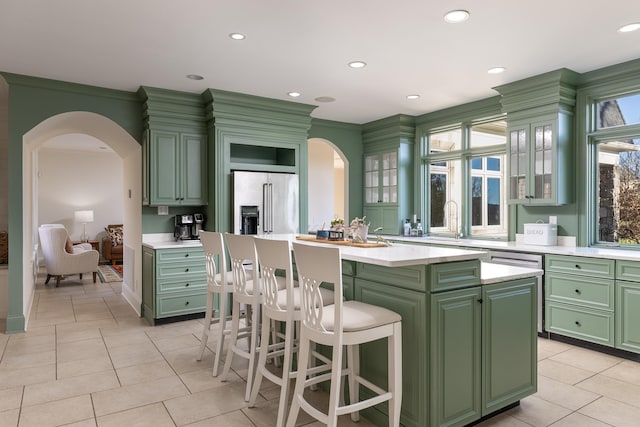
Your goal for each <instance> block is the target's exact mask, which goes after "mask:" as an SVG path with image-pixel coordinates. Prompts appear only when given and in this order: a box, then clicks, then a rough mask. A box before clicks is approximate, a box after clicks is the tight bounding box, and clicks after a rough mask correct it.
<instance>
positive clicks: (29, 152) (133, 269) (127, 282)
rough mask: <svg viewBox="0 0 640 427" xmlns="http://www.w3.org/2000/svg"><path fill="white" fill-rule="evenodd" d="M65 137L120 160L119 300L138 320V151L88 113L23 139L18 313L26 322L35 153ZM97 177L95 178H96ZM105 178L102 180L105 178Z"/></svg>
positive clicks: (32, 272)
mask: <svg viewBox="0 0 640 427" xmlns="http://www.w3.org/2000/svg"><path fill="white" fill-rule="evenodd" d="M66 134H86V135H90V136H92V137H94V138H97V139H99V140H100V141H102V142H104V143H105V144H106V145H108V146H109V147H110V148H111V149H112V150H113V151H114V152H115V153H116V154H117V155H118V156H119V157H120V159H121V160H122V174H123V179H122V182H123V185H122V189H121V194H122V197H123V225H124V229H125V233H124V247H125V249H124V259H123V264H124V272H125V274H124V277H123V283H122V295H123V297H124V298H125V299H126V300H127V301H128V302H129V304H131V306H132V307H133V308H134V310H135V311H136V312H137V313H138V314H140V307H141V302H142V286H141V282H142V254H141V250H142V223H141V222H142V219H141V218H142V185H141V179H142V178H141V177H142V171H141V167H142V149H141V146H140V144H139V143H138V142H137V141H136V140H135V139H134V138H133V137H132V136H131V135H130V134H129V133H128V132H126V131H125V130H124V129H123V128H122V127H120V126H119V125H118V124H117V123H115V122H114V121H112V120H111V119H109V118H106V117H104V116H102V115H99V114H95V113H90V112H82V111H76V112H68V113H62V114H58V115H56V116H52V117H49V118H48V119H46V120H44V121H42V122H41V123H39V124H38V125H36V126H35V127H33V128H32V129H31V130H30V131H28V132H27V133H26V134H25V135H24V136H23V146H22V147H23V156H22V159H23V189H24V194H23V199H22V200H23V216H24V226H23V230H22V231H23V236H22V237H23V242H24V246H23V279H24V280H23V305H24V307H23V313H24V314H25V321H28V316H29V312H30V309H31V305H32V302H33V296H34V290H35V278H36V272H37V248H38V234H37V229H38V225H39V224H38V215H37V214H38V194H37V191H38V190H37V189H38V185H37V179H38V177H37V171H38V151H39V149H40V148H41V147H42V146H43V144H45V143H46V142H47V141H49V140H50V139H52V138H54V137H58V136H60V135H66ZM97 173H99V172H97ZM105 178H107V177H105Z"/></svg>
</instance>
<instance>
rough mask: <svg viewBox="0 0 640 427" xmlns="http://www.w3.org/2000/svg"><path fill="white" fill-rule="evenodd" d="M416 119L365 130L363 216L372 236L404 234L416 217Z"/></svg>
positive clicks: (392, 120) (389, 121) (397, 118)
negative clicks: (409, 220)
mask: <svg viewBox="0 0 640 427" xmlns="http://www.w3.org/2000/svg"><path fill="white" fill-rule="evenodd" d="M414 137H415V124H414V121H413V118H412V117H409V116H403V115H399V116H394V117H389V118H387V119H382V120H378V121H376V122H372V123H368V124H366V125H365V126H364V131H363V142H364V158H363V160H364V167H363V170H364V176H363V179H364V181H363V184H364V189H363V190H364V191H363V194H364V197H363V212H362V214H363V215H364V216H366V217H367V218H366V222H367V223H371V225H370V226H369V233H370V234H374V230H375V229H377V228H380V229H379V230H378V231H376V232H375V234H392V235H398V234H401V233H402V224H403V223H404V220H405V218H410V217H411V215H412V213H413V212H412V194H413V146H414Z"/></svg>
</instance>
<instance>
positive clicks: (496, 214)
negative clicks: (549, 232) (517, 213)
mask: <svg viewBox="0 0 640 427" xmlns="http://www.w3.org/2000/svg"><path fill="white" fill-rule="evenodd" d="M425 147H426V148H425V151H426V152H428V153H429V154H428V155H427V156H423V164H424V165H425V167H426V169H427V170H428V172H427V173H425V177H426V179H427V181H428V182H427V183H425V184H426V185H424V186H423V193H424V195H425V196H424V197H425V200H426V202H427V203H426V205H427V206H426V207H427V209H428V213H429V230H428V232H429V233H430V234H442V235H458V236H459V235H463V236H474V237H482V236H484V237H490V238H506V237H507V223H508V221H507V219H508V216H507V204H506V190H505V186H506V179H505V169H506V168H505V152H506V122H505V121H504V120H494V121H487V122H483V123H477V124H473V125H462V126H460V127H455V128H452V129H447V130H445V131H438V132H433V133H431V134H427V135H426V142H425Z"/></svg>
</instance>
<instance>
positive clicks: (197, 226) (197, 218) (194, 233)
mask: <svg viewBox="0 0 640 427" xmlns="http://www.w3.org/2000/svg"><path fill="white" fill-rule="evenodd" d="M202 227H204V214H201V213H194V214H193V226H192V227H191V238H192V239H199V238H200V230H202V229H203V228H202Z"/></svg>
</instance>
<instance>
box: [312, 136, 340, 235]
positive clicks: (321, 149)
mask: <svg viewBox="0 0 640 427" xmlns="http://www.w3.org/2000/svg"><path fill="white" fill-rule="evenodd" d="M308 165H309V166H308V167H309V229H310V230H316V229H319V228H320V227H322V223H323V222H324V223H325V224H326V226H327V227H329V224H330V223H331V220H332V219H333V216H334V213H335V211H334V204H333V192H334V185H333V180H334V175H333V148H332V147H331V146H329V144H326V143H323V142H317V141H313V140H310V141H309V164H308Z"/></svg>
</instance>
